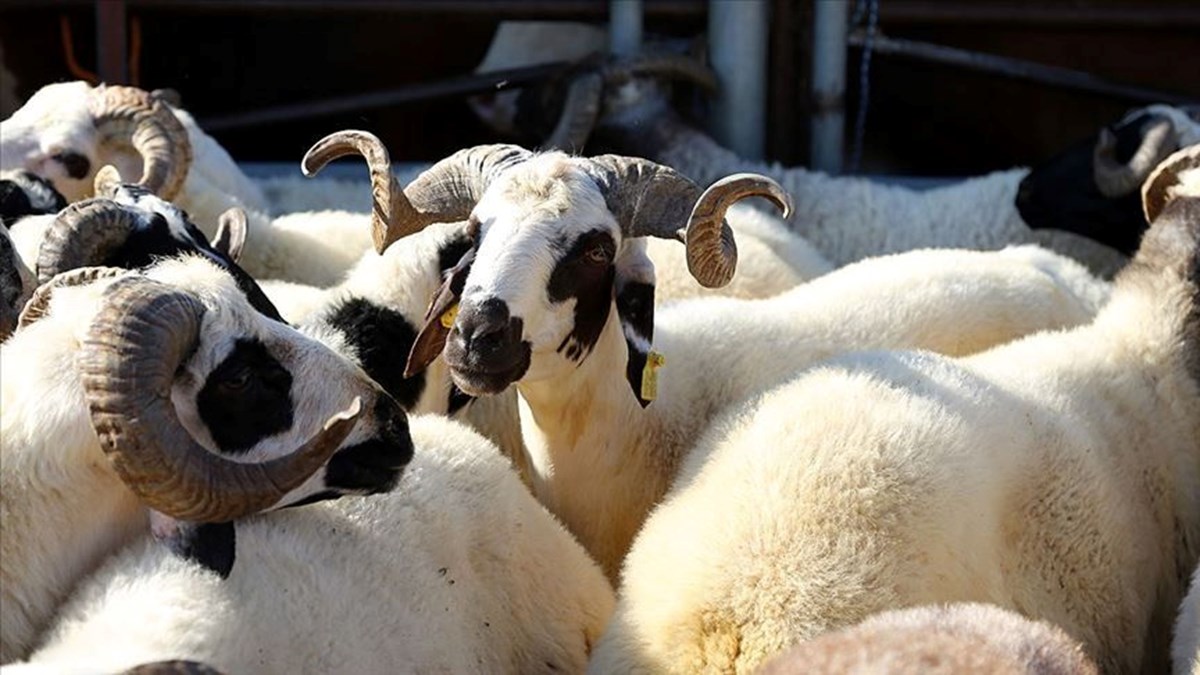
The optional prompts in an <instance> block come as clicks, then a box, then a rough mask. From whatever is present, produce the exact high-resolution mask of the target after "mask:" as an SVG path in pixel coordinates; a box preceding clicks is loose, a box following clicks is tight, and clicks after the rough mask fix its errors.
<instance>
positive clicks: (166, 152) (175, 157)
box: [88, 86, 192, 199]
mask: <svg viewBox="0 0 1200 675" xmlns="http://www.w3.org/2000/svg"><path fill="white" fill-rule="evenodd" d="M88 108H89V110H90V111H91V113H92V118H93V121H94V124H95V125H96V131H97V132H99V134H100V138H101V140H102V141H116V142H120V143H127V144H129V145H132V146H133V148H134V149H135V150H137V151H138V154H140V155H141V156H142V178H141V180H139V181H138V184H139V185H141V186H142V187H145V188H146V189H147V190H150V191H151V192H153V193H155V194H156V195H158V196H160V197H162V198H163V199H173V198H174V197H175V195H177V194H179V190H180V189H181V188H182V187H183V182H184V180H185V179H186V178H187V173H188V169H189V168H190V167H191V164H192V144H191V141H189V139H188V135H187V130H186V129H184V128H183V124H182V123H180V121H179V118H177V117H175V114H174V113H172V112H171V109H170V108H169V107H168V106H167V105H166V104H165V103H163V102H162V101H161V100H159V99H158V98H156V97H155V96H153V95H152V94H148V93H146V92H144V91H142V90H141V89H137V88H135V87H114V86H102V87H97V88H96V89H94V90H92V97H91V99H90V100H89V102H88Z"/></svg>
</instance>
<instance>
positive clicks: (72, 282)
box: [0, 256, 412, 661]
mask: <svg viewBox="0 0 1200 675" xmlns="http://www.w3.org/2000/svg"><path fill="white" fill-rule="evenodd" d="M22 322H23V324H24V325H23V326H22V327H21V328H20V329H19V330H17V332H15V333H14V334H13V335H12V336H11V337H10V338H9V339H8V340H7V341H6V342H4V343H3V345H0V435H2V436H3V438H4V444H3V446H2V448H0V518H2V519H3V522H4V537H3V538H0V580H2V583H0V618H2V621H0V661H8V660H11V659H14V658H19V657H21V656H23V655H24V654H26V653H27V650H28V649H29V648H30V647H31V646H32V644H33V640H34V639H35V638H36V637H37V636H38V634H39V633H40V632H41V631H42V630H43V629H44V628H45V627H46V625H47V623H48V622H49V620H50V619H51V618H52V617H53V615H54V613H55V609H56V607H57V606H58V605H59V603H60V602H61V601H62V600H63V599H65V597H66V596H67V594H68V593H69V592H70V591H71V590H72V588H73V587H74V585H75V583H76V582H77V581H78V580H79V579H80V578H81V577H83V576H84V575H86V574H88V573H89V572H91V571H92V570H93V569H94V568H95V566H96V565H98V564H99V563H100V562H101V561H102V560H104V559H105V558H106V557H107V556H108V555H110V554H112V553H113V552H115V551H117V550H118V549H119V548H120V547H121V546H122V545H124V544H125V543H127V542H128V541H130V540H132V539H133V538H134V537H135V536H136V535H137V534H138V533H141V532H144V531H145V530H146V529H147V524H148V519H147V508H149V509H152V510H153V511H155V512H158V513H159V514H165V515H159V516H156V517H152V518H151V519H150V520H149V522H150V523H152V524H154V525H155V528H156V531H157V533H158V534H160V535H162V536H164V537H165V538H166V539H167V540H168V541H169V542H171V543H172V545H173V547H174V548H176V549H178V550H180V551H183V552H184V553H186V554H187V555H188V556H190V557H193V558H196V559H197V560H199V561H201V562H202V563H203V564H204V565H205V566H207V567H210V568H212V569H215V570H220V571H223V572H228V568H229V566H231V565H232V563H233V560H232V552H233V548H232V544H233V542H232V538H231V536H232V532H233V529H232V526H231V525H229V524H228V523H227V522H226V521H230V520H232V519H234V518H238V517H240V516H242V515H245V514H248V513H253V512H255V511H260V510H263V509H266V508H275V507H278V506H281V505H290V504H298V503H302V502H305V501H311V500H315V499H319V498H323V497H333V496H336V495H338V494H343V493H370V492H377V491H380V490H386V489H390V488H391V487H393V486H394V484H395V483H396V480H397V477H398V475H399V473H400V470H401V469H402V467H403V466H404V464H405V462H406V461H407V460H408V459H409V457H410V455H411V452H412V447H411V443H410V440H409V436H408V432H407V427H406V423H405V416H404V413H403V410H402V409H401V408H400V407H399V405H398V404H397V403H396V402H395V400H394V399H392V398H391V397H390V396H388V395H386V394H385V393H384V392H382V391H381V390H380V388H379V385H377V384H376V383H375V382H373V381H372V380H370V379H368V378H367V376H366V375H364V374H363V373H362V371H361V369H359V368H358V367H357V366H355V365H354V364H351V363H349V362H348V361H346V360H345V359H343V358H341V357H340V356H338V355H337V354H335V353H334V352H332V351H330V350H329V349H328V348H326V347H324V346H323V345H321V344H319V343H317V342H316V341H314V340H312V339H311V338H307V337H305V336H303V335H301V334H299V333H297V332H296V331H294V330H292V329H291V328H288V327H287V326H285V325H283V324H282V323H279V322H277V321H273V320H271V319H269V318H267V317H265V316H263V315H262V314H261V313H259V312H258V311H257V310H256V309H255V308H254V307H252V306H251V305H250V304H249V302H248V301H247V300H246V297H245V295H244V291H243V290H242V289H241V288H240V287H239V286H238V284H237V282H236V281H235V280H234V279H233V278H232V277H231V276H230V274H229V273H228V272H227V271H225V270H223V269H221V268H219V267H218V266H216V265H214V264H212V263H211V262H209V261H206V260H203V259H200V258H197V257H194V256H193V257H185V258H182V259H172V260H167V261H164V262H161V263H158V264H157V265H155V266H153V267H151V268H148V269H147V270H146V271H145V272H144V274H136V273H129V272H125V271H122V270H116V269H112V268H84V269H79V270H74V271H71V272H67V273H64V274H62V275H59V276H56V277H55V278H54V279H52V280H51V281H50V282H49V283H47V284H44V285H43V286H41V287H40V288H39V290H38V291H37V292H36V293H35V294H34V296H33V298H32V299H31V300H30V302H29V304H28V305H27V306H26V309H25V312H24V313H23V315H22ZM356 397H357V398H358V399H359V400H360V401H361V410H360V413H359V414H358V417H357V423H356V424H354V423H353V420H354V419H355V417H354V416H350V417H348V418H347V419H344V420H342V421H337V420H332V421H331V423H330V424H329V425H327V426H326V427H322V423H324V422H325V421H326V420H327V419H330V416H331V415H333V414H334V413H336V412H337V411H338V410H341V409H343V408H345V407H346V406H347V405H349V404H351V402H352V401H353V400H354V399H355V398H356ZM351 426H352V427H353V428H352V429H351V428H350V427H351ZM188 523H206V525H202V526H192V525H189V524H188Z"/></svg>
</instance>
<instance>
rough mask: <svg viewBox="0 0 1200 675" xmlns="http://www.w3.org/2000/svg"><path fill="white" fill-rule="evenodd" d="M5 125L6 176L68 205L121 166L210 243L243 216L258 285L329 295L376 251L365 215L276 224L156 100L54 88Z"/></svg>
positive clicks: (316, 190)
mask: <svg viewBox="0 0 1200 675" xmlns="http://www.w3.org/2000/svg"><path fill="white" fill-rule="evenodd" d="M2 124H3V133H2V134H0V169H3V170H16V169H21V170H25V171H28V172H31V173H33V174H36V175H38V176H41V177H42V178H45V179H47V180H49V181H51V182H52V183H53V185H54V187H56V188H57V189H58V191H59V192H60V193H62V195H64V196H65V197H66V199H67V201H68V202H77V201H80V200H82V199H85V198H87V197H90V196H92V195H94V194H101V193H98V192H96V191H95V182H96V176H97V175H98V174H99V171H100V169H101V168H102V167H104V166H105V165H113V166H114V167H115V168H116V169H117V172H118V174H119V175H120V176H121V177H122V179H123V180H125V181H132V180H138V182H139V184H140V185H141V186H142V187H145V188H146V189H148V190H149V191H150V192H152V193H155V194H157V195H158V196H160V197H162V198H163V199H166V200H170V201H172V202H174V203H175V204H176V205H177V206H178V207H179V208H180V209H182V210H183V211H185V212H186V213H188V214H190V215H189V219H190V220H191V221H192V222H194V223H195V224H197V225H198V226H199V227H200V229H201V230H203V231H204V232H205V233H206V234H207V235H209V236H213V235H214V234H215V232H216V227H217V225H218V222H219V217H220V216H221V215H222V214H224V213H226V212H227V211H228V210H229V209H230V208H240V209H242V210H243V211H245V213H246V215H247V218H248V219H249V221H250V222H251V224H252V227H253V229H254V231H255V239H254V241H253V242H252V244H251V245H250V246H248V247H247V248H246V250H245V252H244V258H243V265H244V266H245V267H246V269H247V271H249V272H250V273H251V274H252V275H254V276H255V277H258V278H263V279H286V280H289V281H297V282H303V283H308V284H315V285H319V286H328V285H330V284H334V283H337V282H338V280H340V278H341V276H342V275H343V274H344V273H345V271H346V270H347V269H348V268H349V267H350V266H351V265H353V264H354V263H355V262H356V261H357V260H358V259H359V257H361V255H362V253H363V252H365V251H367V250H368V249H369V248H370V240H369V239H368V238H367V234H366V229H365V223H366V216H365V215H363V214H358V213H352V212H347V211H335V210H314V211H311V212H304V213H289V214H285V215H280V216H278V217H274V216H272V215H270V214H269V212H268V205H267V202H266V201H265V199H264V197H263V195H262V193H261V191H260V190H259V188H258V187H257V186H256V184H255V183H254V182H253V181H251V180H250V179H249V178H247V177H246V176H245V175H244V174H243V173H242V171H241V169H239V168H238V166H237V165H236V164H235V163H234V162H233V160H232V159H231V158H230V157H229V154H228V153H227V152H225V150H224V149H223V148H221V146H220V145H219V144H217V142H216V141H215V140H213V139H212V138H211V137H210V136H208V135H207V134H205V133H204V132H203V131H202V130H201V129H200V128H199V126H197V125H196V123H195V120H193V119H192V117H191V116H190V115H188V113H187V112H186V111H184V110H182V109H179V108H173V107H171V106H170V105H169V104H168V103H166V101H165V100H164V98H163V97H161V96H159V95H157V94H156V93H147V92H145V91H142V90H140V89H136V88H133V87H113V86H104V85H101V86H99V87H95V88H92V87H90V86H89V85H88V84H87V83H85V82H68V83H60V84H51V85H47V86H45V87H43V88H42V89H40V90H39V91H38V92H37V93H35V94H34V95H33V96H32V97H31V98H30V99H29V101H27V102H26V104H25V105H24V106H23V107H22V108H21V109H20V110H18V111H17V112H16V113H15V114H13V116H12V117H11V118H9V119H8V120H5V121H4V122H3V123H2ZM143 166H145V170H144V171H143ZM139 177H140V178H139ZM298 180H299V177H297V178H296V179H292V182H296V181H298ZM306 191H307V195H308V199H309V203H314V202H316V203H320V202H322V201H325V202H329V203H332V202H336V201H339V199H340V195H343V194H345V193H346V192H347V188H345V187H343V186H340V185H338V184H336V183H333V182H329V183H328V184H312V183H309V184H308V185H307V187H306ZM314 195H325V196H327V197H328V198H324V197H322V198H319V199H318V198H314V197H313V196H314ZM328 205H329V204H328V203H327V204H326V208H328ZM281 208H284V207H281ZM288 210H290V209H288ZM14 235H15V232H14Z"/></svg>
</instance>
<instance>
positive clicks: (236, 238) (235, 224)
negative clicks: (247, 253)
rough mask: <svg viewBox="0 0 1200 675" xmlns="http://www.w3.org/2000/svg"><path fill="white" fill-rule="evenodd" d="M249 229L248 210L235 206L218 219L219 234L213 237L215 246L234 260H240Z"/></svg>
mask: <svg viewBox="0 0 1200 675" xmlns="http://www.w3.org/2000/svg"><path fill="white" fill-rule="evenodd" d="M249 230H250V228H249V226H248V225H247V224H246V212H245V211H243V210H241V209H239V208H238V207H236V206H235V207H233V208H231V209H229V210H228V211H226V212H225V213H222V214H221V216H220V218H218V219H217V236H216V237H214V238H213V248H215V249H217V250H218V251H220V252H221V253H224V254H225V255H226V256H228V257H229V259H230V260H232V261H233V262H235V263H236V262H240V261H241V259H242V248H243V247H245V246H246V237H247V235H248V234H249Z"/></svg>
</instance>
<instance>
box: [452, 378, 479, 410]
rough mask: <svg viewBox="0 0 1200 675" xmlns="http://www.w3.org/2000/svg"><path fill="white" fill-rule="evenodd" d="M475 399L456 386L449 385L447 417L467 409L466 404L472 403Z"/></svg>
mask: <svg viewBox="0 0 1200 675" xmlns="http://www.w3.org/2000/svg"><path fill="white" fill-rule="evenodd" d="M474 400H475V397H474V396H472V395H470V394H468V393H466V392H465V391H463V390H462V389H459V388H458V385H457V384H454V383H453V382H451V383H450V395H449V397H448V401H447V410H446V414H447V415H453V414H454V413H456V412H458V411H459V410H462V409H463V408H465V407H467V404H468V403H470V402H471V401H474Z"/></svg>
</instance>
